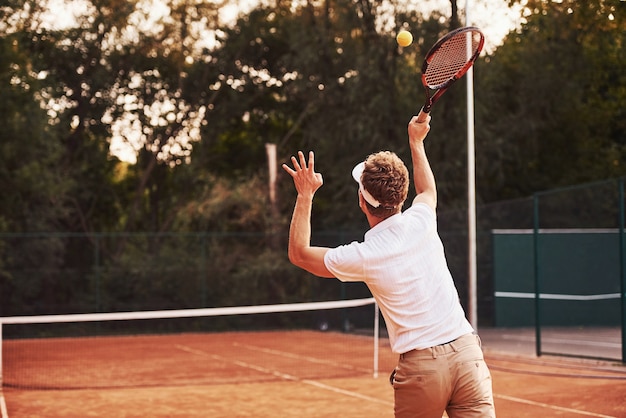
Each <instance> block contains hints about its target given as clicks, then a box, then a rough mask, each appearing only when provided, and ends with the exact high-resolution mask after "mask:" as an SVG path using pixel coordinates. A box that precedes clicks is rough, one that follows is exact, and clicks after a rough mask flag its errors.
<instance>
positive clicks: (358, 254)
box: [283, 116, 495, 418]
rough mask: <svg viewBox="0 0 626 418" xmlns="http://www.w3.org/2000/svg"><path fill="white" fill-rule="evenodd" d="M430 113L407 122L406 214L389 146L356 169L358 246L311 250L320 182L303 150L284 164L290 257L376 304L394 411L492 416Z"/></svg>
mask: <svg viewBox="0 0 626 418" xmlns="http://www.w3.org/2000/svg"><path fill="white" fill-rule="evenodd" d="M429 123H430V116H429V117H427V118H426V120H425V121H424V122H422V123H420V122H418V118H417V116H415V117H413V118H412V119H411V121H410V122H409V126H408V134H409V144H410V148H411V156H412V160H413V176H414V183H415V189H416V192H417V196H416V197H415V199H414V200H413V202H412V204H411V207H410V208H408V209H407V210H406V211H405V212H402V206H403V204H404V201H405V200H406V198H407V194H408V189H409V175H408V170H407V168H406V166H405V165H404V163H403V162H402V161H401V160H400V159H399V158H398V157H397V156H396V155H395V154H394V153H391V152H388V151H385V152H379V153H376V154H372V155H370V156H369V157H368V158H367V159H366V160H365V161H364V162H362V163H360V164H358V165H357V166H356V167H355V168H354V170H353V171H352V175H353V177H354V178H355V180H356V181H357V182H358V184H359V206H360V208H361V210H362V211H363V213H364V214H365V216H366V217H367V220H368V222H369V225H370V230H369V231H367V233H366V234H365V239H364V241H363V242H353V243H351V244H349V245H342V246H339V247H337V248H324V247H312V246H311V245H310V241H311V207H312V202H313V196H314V194H315V192H316V191H317V189H319V188H320V187H321V186H322V184H323V179H322V175H321V174H320V173H316V172H315V170H314V154H313V152H310V153H309V160H308V163H307V161H306V158H305V156H304V154H303V153H302V152H298V158H296V157H291V162H292V164H293V168H291V167H289V166H287V165H286V164H283V168H284V169H285V171H286V172H287V173H289V175H291V177H292V178H293V182H294V185H295V188H296V191H297V192H298V197H297V199H296V204H295V207H294V212H293V218H292V220H291V227H290V232H289V260H291V262H292V263H293V264H295V265H296V266H298V267H301V268H303V269H305V270H307V271H309V272H311V273H313V274H315V275H317V276H321V277H337V278H338V279H339V280H342V281H362V282H365V283H366V284H367V286H368V288H369V289H370V291H371V292H372V295H373V296H374V298H375V299H376V301H377V303H378V305H379V306H380V309H381V312H382V314H383V316H384V318H385V322H386V324H387V329H388V332H389V340H390V343H391V348H392V350H393V352H395V353H398V354H399V359H398V365H397V367H396V369H395V370H394V373H393V374H392V379H391V380H392V383H393V387H394V397H395V408H394V409H395V416H396V417H403V418H404V417H411V418H415V417H428V418H440V417H441V416H442V415H443V412H444V411H446V412H447V414H448V416H449V417H450V418H459V417H463V418H467V417H481V418H484V417H495V409H494V405H493V395H492V388H491V375H490V373H489V370H488V368H487V365H486V364H485V362H484V360H483V353H482V349H481V348H480V342H479V339H478V336H476V335H474V334H473V329H472V326H471V325H470V324H469V322H468V321H467V320H466V318H465V314H464V312H463V308H462V307H461V304H460V303H459V297H458V293H457V290H456V288H455V286H454V282H453V280H452V277H451V275H450V272H449V270H448V267H447V262H446V259H445V255H444V249H443V245H442V243H441V240H440V238H439V235H438V233H437V224H436V214H435V209H436V205H437V190H436V186H435V178H434V175H433V172H432V170H431V168H430V164H429V162H428V159H427V157H426V151H425V149H424V142H423V141H424V139H425V138H426V135H427V134H428V131H429V130H430V125H429Z"/></svg>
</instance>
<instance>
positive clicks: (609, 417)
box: [493, 393, 617, 418]
mask: <svg viewBox="0 0 626 418" xmlns="http://www.w3.org/2000/svg"><path fill="white" fill-rule="evenodd" d="M493 397H494V398H499V399H504V400H506V401H511V402H517V403H523V404H526V405H532V406H538V407H541V408H548V409H553V410H555V411H561V412H570V413H573V414H578V415H586V416H588V417H600V418H617V417H614V416H612V415H602V414H596V413H595V412H587V411H580V410H578V409H571V408H563V407H561V406H556V405H550V404H547V403H543V402H535V401H529V400H526V399H520V398H515V397H513V396H507V395H497V394H495V393H494V394H493Z"/></svg>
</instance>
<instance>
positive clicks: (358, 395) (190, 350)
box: [176, 344, 393, 406]
mask: <svg viewBox="0 0 626 418" xmlns="http://www.w3.org/2000/svg"><path fill="white" fill-rule="evenodd" d="M176 348H178V349H180V350H183V351H186V352H188V353H192V354H197V355H200V356H205V357H210V358H212V359H214V360H219V361H223V362H226V363H228V362H231V363H233V364H236V365H237V366H241V367H244V368H248V369H252V370H256V371H258V372H261V373H266V374H269V375H272V376H277V377H280V378H282V379H285V380H290V381H294V382H301V383H304V384H307V385H310V386H315V387H317V388H320V389H324V390H328V391H330V392H334V393H339V394H341V395H346V396H350V397H353V398H358V399H363V400H365V401H368V402H374V403H380V404H383V405H389V406H393V402H387V401H384V400H382V399H378V398H373V397H371V396H367V395H363V394H361V393H358V392H352V391H349V390H345V389H340V388H337V387H334V386H330V385H326V384H324V383H320V382H316V381H313V380H308V379H299V378H298V377H296V376H292V375H290V374H286V373H281V372H279V371H277V370H271V369H267V368H265V367H260V366H257V365H254V364H250V363H246V362H244V361H239V360H228V359H226V358H224V357H221V356H218V355H216V354H211V353H207V352H206V351H202V350H196V349H194V348H191V347H187V346H184V345H179V344H176Z"/></svg>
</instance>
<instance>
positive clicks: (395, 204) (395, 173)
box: [361, 151, 409, 218]
mask: <svg viewBox="0 0 626 418" xmlns="http://www.w3.org/2000/svg"><path fill="white" fill-rule="evenodd" d="M361 183H362V184H363V187H364V188H365V190H367V191H368V192H369V193H370V194H371V195H372V196H373V197H374V198H375V199H376V200H378V201H379V202H380V206H379V207H377V208H375V207H373V206H372V205H370V204H369V203H367V202H366V204H367V207H368V209H369V212H370V213H371V214H372V215H374V216H377V217H379V218H387V217H389V216H391V215H393V214H396V213H398V212H399V211H400V210H401V209H402V205H403V203H404V201H405V200H406V198H407V195H408V193H409V170H408V169H407V168H406V165H404V162H403V161H402V160H401V159H400V157H398V156H397V155H396V154H395V153H393V152H391V151H380V152H377V153H375V154H370V155H369V156H368V157H367V158H366V159H365V168H364V169H363V174H362V175H361Z"/></svg>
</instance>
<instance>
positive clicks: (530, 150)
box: [476, 0, 626, 201]
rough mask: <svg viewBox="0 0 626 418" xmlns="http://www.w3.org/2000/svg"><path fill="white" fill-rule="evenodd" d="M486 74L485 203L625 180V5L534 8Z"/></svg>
mask: <svg viewBox="0 0 626 418" xmlns="http://www.w3.org/2000/svg"><path fill="white" fill-rule="evenodd" d="M525 13H526V14H528V16H527V18H526V20H527V22H526V23H525V24H524V25H523V26H522V29H521V31H520V32H513V33H511V34H509V36H508V37H507V39H506V41H505V43H504V45H503V46H502V47H500V48H498V50H497V51H496V52H495V53H494V54H493V56H488V57H486V59H485V62H484V63H480V64H479V65H478V66H477V68H479V70H478V71H477V88H476V96H477V128H478V130H479V134H478V135H477V137H478V138H485V142H484V143H480V144H478V145H477V150H479V154H478V156H477V167H479V171H478V173H477V176H478V177H479V180H478V181H477V184H478V187H479V196H480V197H481V199H483V200H485V201H493V200H497V199H506V198H513V197H519V196H527V195H529V194H531V193H533V192H534V191H538V190H545V189H548V188H553V187H560V186H564V185H570V184H576V183H581V182H586V181H591V180H598V179H605V178H610V177H615V176H619V175H622V174H623V172H624V169H623V167H621V164H622V163H621V161H622V159H623V158H622V157H623V155H624V138H626V130H625V129H624V114H623V112H624V110H623V103H624V86H626V76H625V74H626V60H624V56H625V55H624V41H625V40H626V30H625V29H626V26H625V25H626V19H624V16H623V14H624V10H623V7H622V5H621V4H620V2H619V1H616V0H614V1H608V0H594V1H587V2H575V1H563V2H548V1H529V2H527V5H526V10H525Z"/></svg>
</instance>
